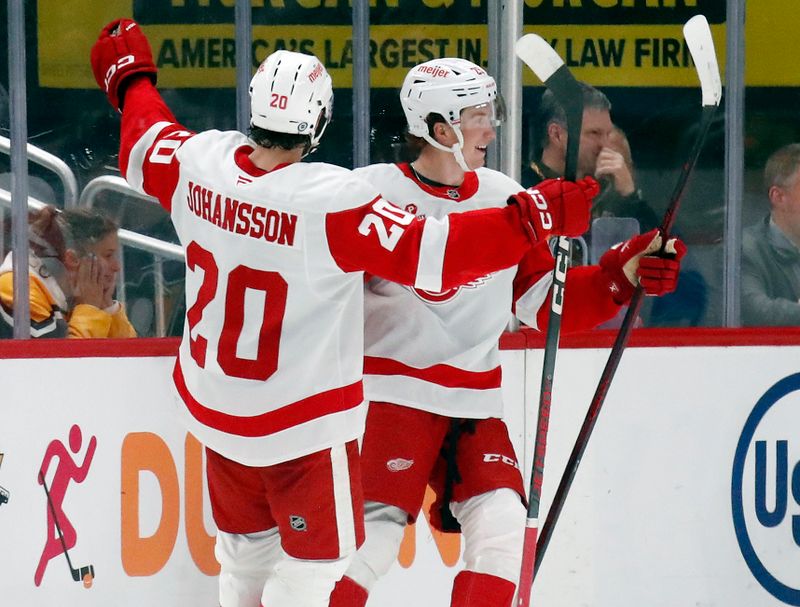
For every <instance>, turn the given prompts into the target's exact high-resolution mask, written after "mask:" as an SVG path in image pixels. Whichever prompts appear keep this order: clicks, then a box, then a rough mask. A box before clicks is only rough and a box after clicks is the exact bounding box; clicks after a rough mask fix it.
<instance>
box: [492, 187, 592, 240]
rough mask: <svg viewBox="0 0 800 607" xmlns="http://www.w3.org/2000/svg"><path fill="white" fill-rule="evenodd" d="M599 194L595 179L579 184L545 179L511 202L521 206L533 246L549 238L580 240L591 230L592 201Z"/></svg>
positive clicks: (520, 193) (519, 194)
mask: <svg viewBox="0 0 800 607" xmlns="http://www.w3.org/2000/svg"><path fill="white" fill-rule="evenodd" d="M598 192H600V185H599V184H598V183H597V181H596V180H595V179H594V177H584V178H583V179H579V180H578V181H576V182H572V181H565V180H563V179H545V180H544V181H542V182H541V183H540V184H539V185H537V186H534V187H530V188H528V189H527V190H523V191H522V192H519V193H517V194H514V195H513V196H510V197H509V199H508V204H516V205H519V208H520V213H521V215H522V220H523V222H524V223H525V227H526V229H527V230H528V235H529V236H530V239H531V241H532V242H538V241H541V240H544V239H545V238H547V237H548V236H580V235H581V234H583V233H584V232H586V230H588V229H589V219H590V218H591V208H592V199H593V198H594V197H595V196H597V194H598Z"/></svg>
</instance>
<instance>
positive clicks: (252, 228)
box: [186, 181, 297, 247]
mask: <svg viewBox="0 0 800 607" xmlns="http://www.w3.org/2000/svg"><path fill="white" fill-rule="evenodd" d="M186 204H187V206H188V207H189V210H190V211H191V212H192V213H194V214H195V215H197V216H198V217H199V218H200V219H203V220H205V221H208V222H209V223H213V224H214V225H215V226H217V227H218V228H221V229H223V230H227V231H228V232H233V233H235V234H242V235H244V236H249V237H250V238H255V239H256V240H260V239H264V240H266V241H267V242H271V243H274V244H279V245H284V246H287V247H293V246H294V242H295V234H296V232H297V215H293V214H290V213H286V212H283V211H276V210H275V209H268V208H266V207H262V206H259V205H256V204H253V203H251V202H246V201H244V200H237V199H235V198H231V197H230V196H223V195H222V194H220V193H219V192H214V191H213V190H211V189H210V188H207V187H205V186H203V185H200V184H198V183H194V182H192V181H190V182H189V193H188V195H187V196H186Z"/></svg>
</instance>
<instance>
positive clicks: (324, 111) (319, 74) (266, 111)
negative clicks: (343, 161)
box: [250, 50, 333, 153]
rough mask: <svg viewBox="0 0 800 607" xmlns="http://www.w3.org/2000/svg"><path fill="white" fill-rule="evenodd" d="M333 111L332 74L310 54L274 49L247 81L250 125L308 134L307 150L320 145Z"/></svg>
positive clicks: (283, 131)
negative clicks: (248, 81)
mask: <svg viewBox="0 0 800 607" xmlns="http://www.w3.org/2000/svg"><path fill="white" fill-rule="evenodd" d="M332 114H333V84H332V81H331V77H330V75H329V74H328V71H327V70H326V69H325V66H324V65H322V63H321V62H320V60H319V59H317V58H316V57H315V56H313V55H304V54H302V53H295V52H292V51H283V50H282V51H275V52H274V53H272V54H271V55H270V56H269V57H267V58H266V59H264V61H263V62H262V63H261V65H260V66H258V70H257V71H256V73H255V75H254V76H253V79H252V80H251V81H250V125H251V126H256V127H259V128H262V129H267V130H270V131H275V132H278V133H289V134H292V135H308V136H309V146H310V147H309V150H308V151H311V150H313V149H314V148H316V147H317V146H318V145H319V141H320V139H321V138H322V134H323V133H324V132H325V127H327V126H328V123H329V122H330V121H331V116H332ZM306 153H307V152H306Z"/></svg>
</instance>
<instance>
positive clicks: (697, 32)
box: [683, 15, 722, 106]
mask: <svg viewBox="0 0 800 607" xmlns="http://www.w3.org/2000/svg"><path fill="white" fill-rule="evenodd" d="M683 37H684V38H685V39H686V44H687V45H688V46H689V52H690V53H691V54H692V60H693V61H694V65H695V67H696V68H697V75H698V77H699V78H700V88H701V89H702V91H703V105H704V106H709V105H714V106H717V105H719V102H720V99H722V81H721V79H720V76H719V65H718V64H717V53H716V51H715V50H714V39H713V37H712V36H711V28H710V27H709V26H708V20H706V18H705V17H704V16H703V15H695V16H694V17H692V18H691V19H689V21H687V22H686V25H684V26H683Z"/></svg>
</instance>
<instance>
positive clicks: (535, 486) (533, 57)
mask: <svg viewBox="0 0 800 607" xmlns="http://www.w3.org/2000/svg"><path fill="white" fill-rule="evenodd" d="M515 50H516V53H517V57H519V58H520V59H522V61H524V62H525V64H526V65H527V66H528V67H529V68H531V70H533V72H534V73H535V74H536V76H538V78H539V79H540V80H541V81H542V82H543V83H544V85H545V86H546V87H547V88H548V89H549V90H550V91H551V92H552V93H553V95H554V96H555V98H556V99H557V100H558V103H559V104H560V105H561V107H562V108H564V113H565V115H566V118H567V155H566V158H565V169H564V178H565V179H567V180H569V181H575V177H576V173H577V168H578V147H579V145H580V141H581V123H582V122H583V89H582V88H581V85H580V84H579V83H578V81H577V80H575V78H574V77H573V76H572V74H571V73H570V71H569V69H568V68H567V66H566V65H565V64H564V61H562V59H561V57H559V56H558V53H557V52H556V51H555V50H553V48H552V47H551V46H550V45H549V44H548V43H547V41H546V40H544V39H543V38H541V37H540V36H537V35H536V34H527V35H525V36H523V37H522V38H520V39H519V40H517V44H516V47H515ZM570 249H571V245H570V240H569V238H565V237H563V236H560V237H559V238H558V241H557V246H556V260H555V267H554V269H553V292H552V295H551V301H550V317H549V320H548V324H547V338H546V342H545V348H544V361H543V363H542V383H541V389H540V391H539V415H538V421H537V423H536V442H535V445H534V451H533V466H532V470H531V481H530V490H529V491H528V514H527V517H526V521H525V539H524V541H523V545H522V566H521V568H520V576H519V585H518V586H517V589H518V591H517V605H518V607H527V606H528V605H529V604H530V596H531V585H532V584H533V568H534V563H535V562H536V538H537V533H538V531H539V503H540V500H541V496H542V478H543V476H544V457H545V451H546V450H547V429H548V427H549V425H550V403H551V398H552V395H553V376H554V375H555V367H556V354H557V353H558V340H559V336H560V334H561V314H562V311H563V306H564V291H565V288H564V287H565V282H566V279H567V267H568V266H569V259H570Z"/></svg>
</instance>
